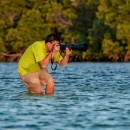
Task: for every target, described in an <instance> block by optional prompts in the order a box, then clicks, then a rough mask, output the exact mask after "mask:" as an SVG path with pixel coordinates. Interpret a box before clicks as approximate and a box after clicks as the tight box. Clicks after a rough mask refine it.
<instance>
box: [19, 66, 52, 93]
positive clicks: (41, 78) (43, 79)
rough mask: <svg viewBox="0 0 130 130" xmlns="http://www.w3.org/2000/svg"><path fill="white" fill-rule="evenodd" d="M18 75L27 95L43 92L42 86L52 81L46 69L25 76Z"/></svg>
mask: <svg viewBox="0 0 130 130" xmlns="http://www.w3.org/2000/svg"><path fill="white" fill-rule="evenodd" d="M19 75H20V78H21V80H22V81H23V84H24V85H25V87H26V89H27V90H28V92H29V94H40V93H42V92H43V91H44V89H43V85H47V84H48V83H49V82H50V81H54V79H53V78H52V76H51V75H50V74H49V73H48V70H47V69H45V68H44V69H42V70H40V71H37V72H33V73H30V74H26V75H21V74H19Z"/></svg>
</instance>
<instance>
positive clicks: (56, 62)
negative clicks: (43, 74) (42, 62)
mask: <svg viewBox="0 0 130 130" xmlns="http://www.w3.org/2000/svg"><path fill="white" fill-rule="evenodd" d="M53 63H54V61H53V59H51V69H52V70H56V69H57V62H56V66H55V67H54V68H53Z"/></svg>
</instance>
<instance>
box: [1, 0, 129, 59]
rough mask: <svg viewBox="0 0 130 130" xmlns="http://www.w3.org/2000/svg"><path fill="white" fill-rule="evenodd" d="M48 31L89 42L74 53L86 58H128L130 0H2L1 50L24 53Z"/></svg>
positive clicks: (70, 40)
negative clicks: (84, 48)
mask: <svg viewBox="0 0 130 130" xmlns="http://www.w3.org/2000/svg"><path fill="white" fill-rule="evenodd" d="M49 33H57V34H58V35H59V36H60V37H61V38H62V43H78V42H82V41H87V42H89V44H90V48H89V50H88V51H87V52H83V53H82V54H78V53H79V52H74V55H75V54H78V55H80V56H81V55H82V59H84V60H85V61H86V60H91V61H106V60H112V61H129V60H130V0H19V1H18V0H1V2H0V52H4V53H10V54H11V53H13V54H14V53H16V54H17V53H23V51H24V50H25V49H26V48H27V47H28V46H29V45H30V44H32V43H33V42H35V41H38V40H43V39H44V38H45V37H46V35H48V34H49Z"/></svg>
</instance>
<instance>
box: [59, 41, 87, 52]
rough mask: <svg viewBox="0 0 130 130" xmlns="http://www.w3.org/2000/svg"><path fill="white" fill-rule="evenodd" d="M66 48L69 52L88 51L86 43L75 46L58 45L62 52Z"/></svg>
mask: <svg viewBox="0 0 130 130" xmlns="http://www.w3.org/2000/svg"><path fill="white" fill-rule="evenodd" d="M66 47H68V48H69V49H70V50H71V49H72V50H78V51H87V50H88V47H89V45H88V43H87V42H81V43H77V44H60V49H61V50H62V51H64V50H65V49H66Z"/></svg>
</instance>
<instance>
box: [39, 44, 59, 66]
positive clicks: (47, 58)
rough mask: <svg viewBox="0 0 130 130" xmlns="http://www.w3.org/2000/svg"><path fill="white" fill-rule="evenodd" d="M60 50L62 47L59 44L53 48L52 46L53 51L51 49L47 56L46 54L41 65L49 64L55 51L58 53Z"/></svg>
mask: <svg viewBox="0 0 130 130" xmlns="http://www.w3.org/2000/svg"><path fill="white" fill-rule="evenodd" d="M59 50H60V47H59V46H57V45H54V46H53V48H52V51H51V52H48V54H47V56H46V57H45V58H44V59H43V60H42V61H40V62H39V63H40V65H41V66H42V67H46V66H48V65H49V63H50V60H51V59H52V58H53V57H54V55H55V53H56V52H57V51H59Z"/></svg>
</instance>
